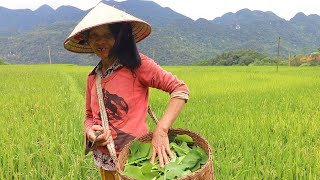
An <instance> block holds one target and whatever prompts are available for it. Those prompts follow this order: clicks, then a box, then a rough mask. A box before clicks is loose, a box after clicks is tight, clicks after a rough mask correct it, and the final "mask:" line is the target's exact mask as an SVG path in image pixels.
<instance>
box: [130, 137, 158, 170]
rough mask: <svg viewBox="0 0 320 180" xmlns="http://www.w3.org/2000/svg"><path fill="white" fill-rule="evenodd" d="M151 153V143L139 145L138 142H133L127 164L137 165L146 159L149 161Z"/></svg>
mask: <svg viewBox="0 0 320 180" xmlns="http://www.w3.org/2000/svg"><path fill="white" fill-rule="evenodd" d="M151 153H152V149H151V143H144V144H141V143H140V142H139V141H138V140H137V141H136V140H135V141H134V142H133V143H132V145H131V146H130V154H129V156H128V160H127V164H133V163H137V162H139V161H141V160H145V159H148V158H149V159H150V156H151Z"/></svg>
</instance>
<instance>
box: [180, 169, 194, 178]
mask: <svg viewBox="0 0 320 180" xmlns="http://www.w3.org/2000/svg"><path fill="white" fill-rule="evenodd" d="M191 173H192V171H190V170H186V171H184V172H183V173H182V174H181V177H185V176H187V175H189V174H191Z"/></svg>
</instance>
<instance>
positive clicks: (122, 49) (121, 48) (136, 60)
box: [108, 23, 141, 71]
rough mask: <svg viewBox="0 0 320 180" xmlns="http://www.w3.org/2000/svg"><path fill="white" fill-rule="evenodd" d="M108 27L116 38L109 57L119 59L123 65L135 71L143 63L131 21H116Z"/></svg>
mask: <svg viewBox="0 0 320 180" xmlns="http://www.w3.org/2000/svg"><path fill="white" fill-rule="evenodd" d="M108 27H109V29H110V31H111V33H112V34H113V36H114V39H115V43H114V45H113V47H112V49H111V50H110V52H109V58H110V59H118V60H119V62H120V63H121V64H122V65H124V66H126V67H128V68H129V69H130V70H131V71H133V70H134V69H136V68H137V67H139V66H140V65H141V59H140V56H139V52H138V49H137V46H136V42H135V39H134V36H133V34H132V27H131V25H130V24H129V23H116V24H109V25H108Z"/></svg>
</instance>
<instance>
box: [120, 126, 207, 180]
mask: <svg viewBox="0 0 320 180" xmlns="http://www.w3.org/2000/svg"><path fill="white" fill-rule="evenodd" d="M170 132H188V133H191V134H193V135H195V136H198V138H200V139H201V140H203V141H204V144H205V145H206V146H207V150H208V152H207V151H206V150H205V149H203V148H202V149H203V150H204V151H205V152H206V153H207V154H208V160H207V162H206V163H205V164H204V165H202V167H201V168H200V169H198V170H197V171H194V172H192V173H191V174H189V175H187V176H184V177H182V178H178V179H175V180H180V179H181V180H182V179H185V178H188V177H189V178H190V177H195V175H197V174H199V172H201V171H202V170H203V169H205V168H206V167H207V166H211V168H212V173H213V167H212V163H213V162H212V161H213V159H212V150H211V146H210V144H209V142H208V141H207V140H206V139H205V138H204V137H203V136H201V135H200V134H199V133H197V132H194V131H191V130H188V129H182V128H170V129H169V131H168V134H169V133H170ZM152 134H153V132H148V133H146V134H143V135H141V136H140V137H137V138H135V139H133V140H131V141H130V142H129V143H127V144H126V145H125V146H124V147H123V149H122V150H121V151H120V153H119V156H120V155H123V153H124V150H127V151H129V149H130V146H131V144H132V143H133V141H134V140H136V139H138V140H139V141H140V142H141V140H142V139H144V138H147V137H149V136H150V135H151V136H152ZM181 134H183V133H181ZM191 138H192V139H194V138H193V137H192V136H191ZM151 139H152V138H151ZM150 141H151V140H148V141H146V142H150ZM194 143H195V144H197V143H196V142H194ZM197 145H198V144H197ZM119 156H118V157H119ZM123 168H124V166H123V167H122V168H121V167H120V164H119V163H117V166H116V171H117V172H118V174H119V175H120V176H122V177H123V176H124V177H126V178H129V179H133V178H131V177H128V176H125V175H122V173H123V170H122V169H123ZM209 168H210V167H209Z"/></svg>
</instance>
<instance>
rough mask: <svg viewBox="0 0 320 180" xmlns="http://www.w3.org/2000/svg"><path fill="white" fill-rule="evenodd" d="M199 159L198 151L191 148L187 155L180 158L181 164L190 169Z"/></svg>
mask: <svg viewBox="0 0 320 180" xmlns="http://www.w3.org/2000/svg"><path fill="white" fill-rule="evenodd" d="M200 161H201V155H200V153H199V152H198V151H197V150H195V149H192V150H191V151H190V152H189V153H188V154H187V155H186V157H184V158H183V160H182V162H181V163H182V164H184V165H186V166H187V167H188V168H189V169H192V168H193V167H194V166H196V165H197V163H198V162H200Z"/></svg>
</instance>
